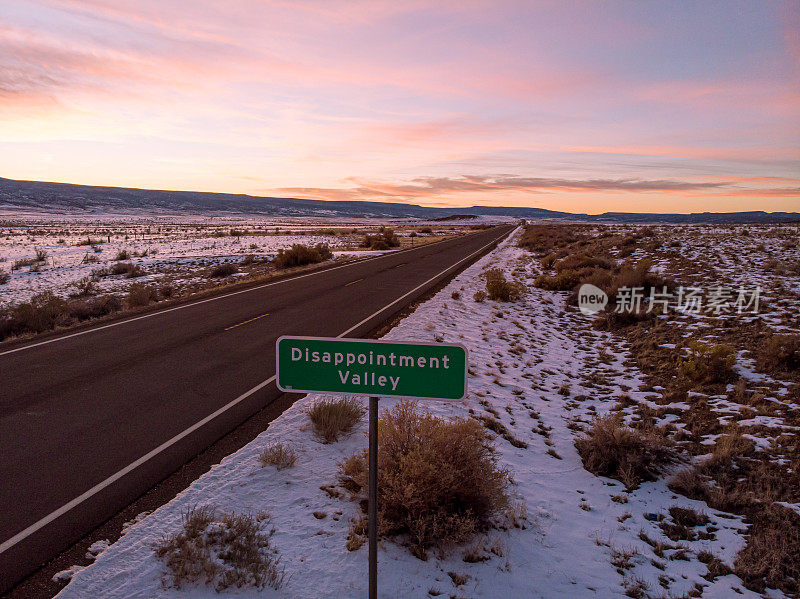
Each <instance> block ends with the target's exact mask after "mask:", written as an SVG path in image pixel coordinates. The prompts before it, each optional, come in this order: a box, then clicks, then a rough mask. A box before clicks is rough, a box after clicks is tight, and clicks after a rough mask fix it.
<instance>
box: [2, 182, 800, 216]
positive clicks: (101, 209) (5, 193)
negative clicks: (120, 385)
mask: <svg viewBox="0 0 800 599" xmlns="http://www.w3.org/2000/svg"><path fill="white" fill-rule="evenodd" d="M15 210H21V211H35V212H39V213H43V214H44V213H46V214H63V215H64V216H67V215H87V216H88V215H93V214H97V215H98V216H99V215H103V214H125V215H135V214H143V215H148V214H164V215H167V214H209V215H223V214H224V215H242V216H245V215H254V216H317V217H326V216H329V217H350V218H371V217H376V218H398V217H412V218H422V219H431V220H433V219H444V218H447V217H456V216H459V215H462V216H463V217H465V218H470V217H472V218H474V217H475V216H507V217H514V218H527V219H556V220H580V221H590V222H630V223H633V222H639V223H643V222H655V223H701V222H706V223H744V222H782V221H798V222H800V213H798V212H764V211H752V212H701V213H692V214H657V213H631V212H606V213H604V214H592V215H589V214H572V213H569V212H558V211H555V210H545V209H544V208H519V207H503V206H469V207H464V208H430V207H427V206H418V205H416V204H401V203H391V202H364V201H325V200H305V199H301V198H274V197H258V196H251V195H245V194H228V193H211V192H198V191H164V190H155V189H136V188H128V187H97V186H90V185H73V184H69V183H47V182H43V181H18V180H15V179H4V178H2V177H0V214H2V213H3V212H10V211H15Z"/></svg>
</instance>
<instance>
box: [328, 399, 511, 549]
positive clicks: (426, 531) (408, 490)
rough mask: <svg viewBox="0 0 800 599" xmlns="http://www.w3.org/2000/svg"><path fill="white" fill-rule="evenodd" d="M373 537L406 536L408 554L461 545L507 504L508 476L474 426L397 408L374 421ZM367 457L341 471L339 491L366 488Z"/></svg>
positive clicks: (409, 406) (410, 406)
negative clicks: (375, 518)
mask: <svg viewBox="0 0 800 599" xmlns="http://www.w3.org/2000/svg"><path fill="white" fill-rule="evenodd" d="M378 438H379V448H378V510H379V514H378V517H379V530H380V532H381V534H384V535H398V534H404V535H407V539H408V543H409V546H410V549H411V551H412V553H413V554H414V555H416V556H417V557H419V558H421V559H425V557H426V553H427V552H426V550H427V549H428V548H429V547H432V546H437V547H440V548H443V547H446V546H447V545H450V544H453V543H462V542H465V541H467V540H468V539H469V538H470V537H471V536H472V535H473V534H474V533H475V531H477V530H480V529H482V528H485V527H486V526H488V524H489V523H490V520H491V519H492V517H494V516H496V515H498V514H500V513H501V512H502V511H503V509H504V508H505V507H506V506H507V504H508V496H507V494H506V490H507V487H508V484H509V474H508V471H507V470H505V469H504V468H501V467H500V466H499V465H498V454H497V450H496V449H495V447H494V445H493V443H492V441H491V436H490V435H489V433H488V432H487V431H486V429H485V428H484V427H483V426H481V424H480V423H478V422H476V421H474V420H465V419H458V420H452V421H445V420H443V419H441V418H437V417H435V416H432V415H430V414H428V413H421V412H419V411H417V409H416V403H415V402H402V403H399V404H397V405H396V406H395V407H394V408H393V409H392V410H391V411H388V412H385V413H383V414H382V416H381V418H380V420H379V422H378ZM367 460H368V453H367V451H364V452H361V453H357V454H355V455H353V456H351V457H350V458H349V459H348V460H345V461H344V462H342V464H341V466H340V477H341V479H342V482H343V485H345V487H346V488H348V487H349V488H350V489H351V490H353V491H355V492H365V491H366V489H367V482H368V481H367V467H368V461H367Z"/></svg>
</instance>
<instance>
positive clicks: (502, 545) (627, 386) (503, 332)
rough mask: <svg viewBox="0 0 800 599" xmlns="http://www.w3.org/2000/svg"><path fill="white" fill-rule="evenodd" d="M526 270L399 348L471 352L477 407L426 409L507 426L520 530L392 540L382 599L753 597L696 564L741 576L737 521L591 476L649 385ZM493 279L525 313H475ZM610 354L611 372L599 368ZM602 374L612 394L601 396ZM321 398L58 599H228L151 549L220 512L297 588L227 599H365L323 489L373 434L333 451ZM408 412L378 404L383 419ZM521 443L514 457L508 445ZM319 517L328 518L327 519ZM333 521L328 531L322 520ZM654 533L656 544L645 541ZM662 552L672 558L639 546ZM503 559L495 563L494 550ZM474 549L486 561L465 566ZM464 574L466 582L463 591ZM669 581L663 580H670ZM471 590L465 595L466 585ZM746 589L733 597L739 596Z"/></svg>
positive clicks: (347, 511) (464, 277)
mask: <svg viewBox="0 0 800 599" xmlns="http://www.w3.org/2000/svg"><path fill="white" fill-rule="evenodd" d="M529 262H530V257H529V256H528V255H526V254H525V252H524V251H523V250H520V249H518V248H517V247H516V246H515V245H514V240H513V238H510V239H509V240H507V241H505V242H504V243H503V244H501V245H500V246H499V247H498V249H497V250H495V251H494V252H492V253H490V254H489V255H487V256H486V257H484V258H482V259H481V260H479V261H478V262H476V263H475V264H474V265H472V266H471V267H469V268H468V269H467V270H465V271H464V272H463V273H461V274H460V275H459V276H458V277H456V278H455V279H454V280H453V281H452V282H451V283H450V284H449V285H448V286H447V287H446V288H445V289H443V290H442V291H441V292H439V293H438V294H437V295H436V296H435V297H434V298H432V299H431V300H429V301H428V302H426V303H424V304H423V305H421V306H419V307H418V309H417V310H416V311H415V312H414V313H413V314H411V315H410V316H409V317H408V318H406V319H404V320H403V321H402V322H401V323H400V324H399V325H398V326H397V327H395V328H394V329H392V330H391V331H390V332H389V334H388V335H387V336H386V338H387V339H397V340H416V341H425V342H430V341H444V342H459V343H463V344H464V345H466V346H467V348H468V349H469V351H470V355H469V361H470V376H469V382H468V384H469V395H468V397H467V399H466V400H465V401H463V402H457V403H444V402H425V403H421V404H420V405H421V407H423V408H427V409H428V410H429V411H430V412H431V413H432V414H434V415H437V416H441V417H444V418H453V417H465V418H468V417H477V416H480V417H483V418H487V419H491V420H492V421H494V422H499V423H500V424H502V425H503V426H504V427H505V429H506V430H507V431H508V433H509V434H508V437H507V438H504V437H500V436H498V438H497V439H496V445H497V447H498V449H499V451H500V454H501V462H502V464H503V465H505V466H506V467H508V468H509V469H510V471H511V472H512V474H513V480H514V484H513V487H512V489H511V492H512V499H514V500H515V501H517V502H524V504H525V505H526V506H527V522H526V523H525V524H524V526H525V527H524V528H511V529H510V530H507V531H500V530H494V531H490V532H489V533H487V534H486V535H483V536H481V537H479V538H478V539H477V540H476V542H475V544H474V545H473V544H470V545H469V546H466V547H461V548H454V549H453V550H452V551H451V552H449V554H448V555H447V556H446V557H445V558H444V559H442V558H439V557H438V556H436V555H431V557H430V558H429V559H428V560H427V561H421V560H419V559H417V558H415V557H413V556H412V555H411V554H410V553H409V552H408V550H407V549H405V548H404V547H402V546H400V545H398V544H397V543H395V542H393V541H391V540H383V541H382V542H381V544H380V548H379V589H380V595H381V596H383V597H427V596H432V595H434V594H441V595H443V596H458V597H463V596H469V597H607V596H623V595H624V594H625V592H626V589H630V588H632V587H633V586H635V585H637V584H639V583H640V582H641V585H647V588H648V589H649V590H648V591H647V595H644V594H643V595H641V596H650V595H652V596H660V595H661V594H663V595H664V596H669V595H672V596H681V595H684V594H688V593H689V592H690V591H692V589H694V588H696V586H697V585H703V587H704V588H703V596H704V597H728V596H731V595H732V594H733V593H734V592H736V593H739V592H740V593H741V595H739V596H743V597H747V596H756V595H754V594H753V593H751V592H749V591H747V590H746V589H744V588H743V587H742V586H741V581H740V580H739V579H738V578H737V577H736V576H734V575H727V576H720V577H717V578H716V579H715V580H714V581H713V582H712V581H708V580H706V579H704V578H703V576H704V575H705V574H706V566H705V565H704V564H702V563H700V562H699V561H697V560H693V559H689V560H687V559H684V557H685V555H686V553H687V552H691V553H695V554H696V553H699V552H701V551H709V552H711V553H713V554H714V555H716V556H718V557H720V558H721V559H722V560H723V561H724V562H727V563H731V562H732V561H733V558H734V556H735V555H736V552H737V551H738V550H739V548H740V547H741V545H742V537H741V534H740V530H741V529H742V527H743V525H742V524H741V522H740V520H739V519H737V518H730V517H719V516H718V515H717V514H716V513H715V512H713V511H712V510H708V508H707V506H705V504H703V503H701V502H697V501H692V500H689V499H686V498H683V497H678V496H676V495H675V494H673V493H672V492H671V491H669V490H668V489H667V488H666V482H665V480H663V479H662V480H659V481H657V482H653V483H644V484H642V485H641V487H640V488H639V489H637V490H636V491H633V492H631V493H626V492H625V491H624V487H623V485H622V484H620V483H618V482H616V481H613V480H610V479H604V478H599V477H595V476H594V475H592V474H590V473H588V472H586V471H585V470H584V469H583V467H582V465H581V461H580V458H579V457H578V454H577V452H576V450H575V448H574V440H575V438H576V435H578V434H579V433H578V432H576V431H575V430H574V428H575V427H574V426H573V427H572V428H570V426H571V425H574V423H576V422H583V423H585V422H588V421H590V420H591V418H592V416H593V415H595V414H597V415H602V414H604V413H606V412H608V411H609V409H610V408H611V406H612V405H613V404H614V403H615V401H616V398H617V397H618V396H619V395H620V394H621V393H623V392H625V393H627V394H628V395H630V396H632V397H634V398H639V399H643V396H644V395H645V394H644V393H639V392H638V391H636V389H638V388H639V384H640V380H639V378H638V377H637V373H636V372H635V371H634V370H633V369H631V368H630V367H628V366H623V361H624V360H625V353H624V351H623V349H622V348H620V347H619V346H618V344H616V345H615V342H614V341H613V340H612V338H611V337H610V336H608V335H606V334H601V333H597V332H595V331H592V330H591V328H590V327H589V326H588V324H589V323H588V321H586V320H581V317H580V315H576V314H575V313H573V312H564V311H563V310H562V309H561V304H562V303H563V298H562V296H560V295H559V294H557V293H553V292H546V291H541V290H539V289H534V288H533V287H532V286H531V285H530V284H529V283H530V278H531V276H532V275H533V273H531V272H530V270H529V268H528V265H529ZM485 268H502V269H503V270H504V271H505V272H506V274H507V276H514V277H516V278H518V279H519V280H521V281H522V282H524V283H526V287H527V288H528V290H529V292H528V293H527V294H526V295H525V297H524V298H523V299H522V300H521V301H519V302H515V303H495V302H491V301H486V302H482V303H479V302H476V301H475V300H474V299H473V296H474V294H475V292H476V291H478V290H480V289H483V288H484V286H485V285H484V280H483V278H482V277H481V276H480V275H481V272H482V270H483V269H485ZM601 350H604V351H605V352H607V353H608V354H610V355H611V356H612V357H613V359H612V360H610V361H606V362H605V363H602V364H601V363H598V362H597V359H596V358H597V355H598V354H599V352H600V351H601ZM592 373H598V374H600V375H602V376H603V377H604V378H605V379H606V381H607V384H605V385H601V384H598V383H594V384H591V385H590V384H589V383H588V377H589V376H590V375H591V374H592ZM317 399H318V396H313V395H312V396H307V397H305V398H303V399H301V400H299V401H298V402H296V403H295V404H294V405H293V406H292V407H291V408H290V409H289V410H287V411H286V412H285V413H284V414H283V415H282V416H281V417H279V418H278V419H276V420H275V421H274V422H273V423H272V424H271V425H270V427H269V428H268V429H267V430H266V431H265V432H264V433H262V434H261V435H260V436H259V437H258V438H257V439H255V440H254V441H253V442H251V443H250V444H248V445H247V446H245V447H244V448H243V449H241V450H240V451H238V452H236V453H235V454H233V455H231V456H228V457H227V458H226V459H225V460H223V461H222V463H221V464H219V465H218V466H216V467H214V468H213V469H212V470H211V471H210V472H208V473H207V474H206V475H204V476H203V477H201V478H200V479H198V480H197V481H195V482H194V483H193V484H192V485H191V486H190V487H189V488H188V489H187V490H186V491H184V492H183V493H181V495H179V496H178V497H177V498H176V499H175V500H173V501H172V502H170V503H168V504H167V505H165V506H163V507H161V508H160V509H158V510H156V511H155V512H154V513H153V514H151V515H149V516H147V517H146V518H144V519H142V520H141V521H140V522H138V523H137V524H135V525H133V526H131V527H130V528H129V529H128V531H127V533H126V534H125V536H124V537H122V538H121V539H120V540H119V541H118V542H117V543H115V544H113V545H111V546H110V547H109V548H108V549H107V550H105V551H104V552H102V553H101V554H100V555H99V556H98V558H97V560H96V561H95V563H94V564H93V565H91V566H89V567H87V568H85V569H84V570H82V571H80V572H78V573H77V574H75V575H74V577H73V578H72V581H71V583H70V584H69V585H68V586H67V587H66V588H65V589H64V590H63V591H62V592H61V593H60V594H59V597H61V598H70V599H72V598H79V597H81V598H82V597H120V598H121V597H142V598H144V597H148V598H149V597H189V596H191V597H216V596H218V595H219V593H217V592H216V591H215V590H213V589H212V588H207V587H184V588H183V589H181V590H178V589H174V588H165V587H164V585H163V584H162V581H163V580H165V575H166V567H165V565H164V563H163V561H161V560H159V559H158V558H157V557H156V556H155V553H154V551H153V544H154V543H155V542H157V541H158V540H160V539H161V538H162V537H163V536H164V535H167V534H171V533H173V532H175V531H176V530H178V528H179V527H180V525H181V521H182V517H183V515H184V514H185V513H186V510H187V508H189V507H191V506H203V505H215V506H216V507H217V508H218V509H220V510H222V511H235V512H237V513H242V512H251V513H255V512H258V511H262V510H263V511H266V512H268V513H269V514H270V515H271V524H270V526H271V527H274V528H275V533H274V535H273V536H272V538H271V545H272V547H274V548H275V549H276V550H277V551H278V552H279V554H280V557H281V564H282V565H283V567H284V568H285V572H286V581H285V584H284V585H283V586H282V588H281V589H279V590H277V591H276V590H273V589H270V588H266V589H264V590H263V591H256V590H254V589H247V588H242V589H236V588H229V589H228V590H226V591H224V592H223V593H222V594H233V595H236V596H242V597H249V596H259V597H273V596H274V597H363V596H366V584H367V577H366V574H367V550H366V546H363V547H361V548H360V549H358V550H356V551H348V550H347V549H346V547H345V544H346V538H347V534H348V527H349V524H350V520H351V519H353V518H357V517H359V516H360V510H359V507H358V505H357V504H356V503H354V502H351V501H349V500H348V499H347V497H346V496H345V497H341V498H335V497H331V496H330V494H328V493H326V492H325V491H323V490H322V489H320V487H321V486H323V485H334V484H336V481H337V472H338V463H339V462H341V461H342V460H343V459H345V458H346V457H348V456H350V455H351V454H353V453H354V452H356V451H358V450H360V449H363V448H364V447H366V443H367V441H366V428H367V424H366V421H362V422H361V423H360V424H359V425H358V426H357V427H356V429H355V431H354V432H353V433H352V434H351V435H350V436H349V437H347V438H346V439H343V440H340V441H338V442H336V443H332V444H327V445H324V444H322V443H321V442H320V441H319V440H318V439H316V438H315V436H314V434H313V431H312V430H311V426H310V423H309V421H308V417H307V416H306V414H305V410H306V409H308V407H309V406H311V405H313V403H314V402H315V401H316V400H317ZM397 401H398V400H394V399H383V400H381V411H384V410H387V409H391V408H392V407H393V406H394V405H396V403H397ZM509 439H513V440H514V441H515V442H514V443H513V444H512V443H511V442H510V440H509ZM274 443H284V444H288V445H291V446H292V447H293V448H294V449H295V451H296V453H297V461H296V464H295V466H294V467H292V468H287V469H283V470H276V468H274V467H272V466H267V467H262V466H261V464H260V463H259V461H258V456H259V454H260V452H261V451H262V450H263V449H264V448H265V447H266V446H268V445H271V444H274ZM673 506H679V507H685V508H694V509H696V510H698V511H704V512H705V513H706V514H707V515H708V516H709V518H710V522H709V525H708V526H709V527H712V526H713V527H715V528H716V529H717V530H716V531H715V532H714V534H713V536H712V537H711V538H706V539H703V540H697V541H692V542H686V543H681V544H680V545H681V546H674V547H672V548H670V547H671V546H672V545H671V543H670V542H669V540H668V539H666V538H665V537H664V536H663V534H662V531H661V529H660V528H659V527H658V523H657V522H656V521H653V520H651V519H648V516H647V515H650V514H654V513H662V512H666V511H667V510H668V508H670V507H673ZM315 514H316V515H315ZM321 514H324V516H322V517H320V515H321ZM642 533H644V534H642ZM643 536H644V537H646V538H647V539H651V540H656V541H659V542H663V543H664V547H662V549H661V556H660V557H659V556H657V555H654V554H653V548H652V546H651V545H650V544H648V543H647V542H646V541H645V540H643V538H642V537H643ZM491 548H495V549H496V551H492V550H491ZM468 550H475V551H477V552H478V553H480V554H481V555H482V558H483V557H485V558H486V559H485V560H484V561H478V562H475V563H468V562H465V561H464V559H463V557H464V554H465V552H467V551H468ZM449 573H455V574H458V575H460V577H455V578H456V580H454V577H453V576H451V575H450V574H449ZM662 577H663V578H662ZM461 580H465V582H463V584H458V585H457V584H456V582H457V581H458V582H460V581H461ZM733 588H736V591H734V590H733Z"/></svg>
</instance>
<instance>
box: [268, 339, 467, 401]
mask: <svg viewBox="0 0 800 599" xmlns="http://www.w3.org/2000/svg"><path fill="white" fill-rule="evenodd" d="M277 362H278V369H277V371H278V387H279V388H280V389H283V390H284V391H321V392H328V393H352V394H361V395H396V396H402V397H419V398H429V399H460V398H462V397H463V396H464V395H465V393H466V364H467V352H466V349H465V348H464V346H462V345H457V344H447V343H431V344H424V343H394V342H391V341H372V340H362V339H330V338H317V337H281V338H280V339H278V344H277Z"/></svg>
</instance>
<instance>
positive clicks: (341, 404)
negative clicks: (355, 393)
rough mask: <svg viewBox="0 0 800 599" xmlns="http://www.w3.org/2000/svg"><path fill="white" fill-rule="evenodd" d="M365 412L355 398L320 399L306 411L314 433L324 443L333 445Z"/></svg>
mask: <svg viewBox="0 0 800 599" xmlns="http://www.w3.org/2000/svg"><path fill="white" fill-rule="evenodd" d="M365 411H366V410H365V409H364V408H363V407H362V406H361V404H360V403H359V401H358V400H357V399H356V398H355V397H343V398H332V399H322V400H319V401H317V402H316V403H315V404H314V405H313V406H312V407H311V408H309V409H308V410H307V411H306V414H308V417H309V418H310V419H311V422H312V424H313V425H314V432H316V433H317V435H319V436H320V437H321V438H322V439H323V441H324V442H325V443H333V442H334V441H336V440H337V439H338V438H339V436H340V435H343V434H347V433H349V432H350V430H351V429H352V428H353V427H354V426H355V425H356V424H358V421H359V420H361V417H362V416H363V415H364V412H365Z"/></svg>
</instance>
